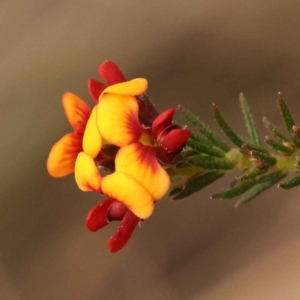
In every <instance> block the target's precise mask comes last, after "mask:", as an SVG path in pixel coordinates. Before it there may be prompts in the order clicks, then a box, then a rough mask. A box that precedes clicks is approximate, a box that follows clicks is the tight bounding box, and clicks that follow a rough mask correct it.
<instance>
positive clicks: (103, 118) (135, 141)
mask: <svg viewBox="0 0 300 300" xmlns="http://www.w3.org/2000/svg"><path fill="white" fill-rule="evenodd" d="M98 72H99V74H100V76H101V77H102V79H103V80H104V81H105V82H106V84H107V86H106V85H104V84H102V83H100V82H98V81H96V80H93V79H90V80H89V81H88V89H89V93H90V95H91V97H92V99H93V100H94V102H95V105H94V107H93V108H92V109H90V108H89V107H88V105H87V104H85V102H83V101H82V100H81V99H80V98H78V97H77V96H76V95H74V94H72V93H65V94H64V95H63V98H62V104H63V108H64V110H65V113H66V116H67V119H68V121H69V122H70V124H71V126H72V128H73V131H72V132H71V133H68V134H66V135H65V136H63V137H62V138H61V139H60V140H59V141H58V142H57V143H56V144H55V145H54V146H53V147H52V149H51V151H50V154H49V157H48V161H47V169H48V172H49V174H50V175H51V176H53V177H63V176H66V175H69V174H71V173H74V174H75V181H76V183H77V185H78V187H79V189H80V190H82V191H84V192H87V191H92V192H95V193H99V194H101V195H104V196H105V198H106V199H105V200H101V201H100V203H98V204H97V205H95V206H94V207H93V208H92V209H91V211H90V212H89V213H88V215H87V219H86V226H87V228H88V229H89V230H90V231H97V230H99V229H101V228H103V227H105V226H106V225H108V224H109V223H110V222H111V221H120V222H121V224H120V226H119V228H118V230H117V232H116V233H115V234H114V235H113V236H112V237H111V238H110V239H109V241H108V247H109V249H110V251H111V252H113V253H114V252H117V251H119V250H121V249H122V248H123V247H124V246H125V245H126V243H127V242H128V240H129V239H130V237H131V235H132V233H133V231H134V230H135V228H136V227H137V225H138V224H141V223H142V222H143V221H144V220H146V219H147V218H149V217H150V216H151V214H152V213H153V211H154V207H155V203H156V202H157V201H158V200H160V199H162V198H163V197H164V196H165V195H166V194H167V193H168V194H169V196H170V197H172V198H173V199H174V200H180V199H183V198H185V197H187V196H190V195H192V194H194V193H196V192H198V191H199V190H201V189H203V188H205V187H206V186H208V185H209V184H211V183H213V182H214V181H216V180H217V179H219V178H221V177H222V176H224V175H225V174H226V173H230V172H231V173H232V172H233V171H236V170H238V171H240V172H241V175H240V176H238V177H235V179H234V181H233V183H232V186H231V187H229V188H228V190H226V191H224V192H222V193H218V194H215V195H212V196H211V198H212V199H231V198H234V197H238V196H239V199H238V201H237V204H236V205H237V206H238V205H241V204H245V203H247V202H249V201H251V200H252V199H254V198H255V197H257V196H258V195H259V194H261V193H262V192H264V191H265V190H267V189H269V188H270V187H272V186H273V185H275V184H277V183H279V185H278V186H279V187H281V188H284V189H290V188H292V187H295V186H297V185H299V184H300V175H297V173H298V172H299V168H300V150H299V147H300V129H299V127H297V126H296V125H295V124H294V120H293V118H292V116H291V114H290V111H289V109H288V107H287V104H286V102H285V101H284V100H283V98H282V97H281V95H280V94H279V95H278V104H279V108H280V111H281V114H282V117H283V119H284V121H285V124H286V126H287V129H288V136H286V135H284V134H283V133H281V132H280V131H278V129H277V128H276V127H275V126H274V125H273V124H272V123H270V122H269V121H268V120H267V119H266V118H264V119H263V122H264V124H265V126H266V127H267V128H268V129H269V130H270V134H271V136H272V138H269V137H266V138H265V142H266V144H267V145H268V148H266V147H264V146H263V145H262V143H261V140H260V138H259V136H258V134H257V131H256V128H255V124H254V120H253V117H252V114H251V112H250V109H249V106H248V103H247V101H246V99H245V98H244V96H243V95H240V104H241V109H242V113H243V115H244V118H245V122H246V126H247V130H248V137H247V138H243V137H240V136H238V135H237V134H236V133H235V132H234V131H233V130H232V129H231V128H230V127H229V125H228V124H227V122H226V121H225V119H224V118H223V116H222V115H221V113H220V111H219V109H218V107H217V106H216V105H213V112H214V117H215V120H216V122H217V123H218V124H219V126H220V127H221V129H222V131H223V133H224V134H225V135H226V136H227V138H228V139H229V140H230V141H231V143H232V144H233V145H234V147H231V146H229V145H228V144H227V143H225V142H224V141H222V140H221V139H220V138H218V137H217V135H216V134H215V133H214V132H212V131H211V130H210V129H209V127H208V126H207V125H205V124H204V123H203V122H202V121H201V120H200V119H198V117H196V116H195V115H194V114H193V113H192V112H191V111H189V110H188V109H186V108H184V107H178V108H170V109H167V110H166V111H164V112H162V113H160V114H159V113H158V112H157V111H156V109H155V107H154V106H153V104H152V102H151V101H150V98H149V97H148V94H147V93H146V92H147V87H148V82H147V80H146V79H144V78H136V79H133V80H127V79H126V78H125V77H124V75H123V74H122V72H121V71H120V70H119V68H118V67H117V65H116V64H114V63H113V62H111V61H105V62H104V63H102V64H101V65H100V67H99V69H98ZM177 111H178V112H181V113H183V115H184V116H185V118H186V119H187V121H188V122H189V123H190V124H191V125H192V126H193V128H191V129H187V128H181V127H180V126H178V125H176V124H175V123H173V116H174V114H175V113H176V112H177ZM269 149H270V150H272V151H270V150H269ZM290 174H293V175H294V177H292V178H291V179H289V180H286V181H284V178H285V177H287V176H288V175H290ZM295 174H296V175H295Z"/></svg>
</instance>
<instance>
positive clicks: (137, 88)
mask: <svg viewBox="0 0 300 300" xmlns="http://www.w3.org/2000/svg"><path fill="white" fill-rule="evenodd" d="M147 87H148V81H147V79H145V78H136V79H132V80H130V81H125V82H121V83H117V84H114V85H111V86H108V87H107V88H106V89H105V90H104V91H103V94H106V93H109V94H117V95H128V96H138V95H141V94H143V93H145V91H146V90H147ZM100 99H101V96H100Z"/></svg>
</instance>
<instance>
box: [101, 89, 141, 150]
mask: <svg viewBox="0 0 300 300" xmlns="http://www.w3.org/2000/svg"><path fill="white" fill-rule="evenodd" d="M138 110H139V106H138V103H137V100H136V98H134V97H132V96H123V95H113V94H104V95H103V96H102V97H101V99H100V101H99V104H98V108H97V124H98V128H99V131H100V134H101V136H102V137H103V139H105V140H106V141H107V142H109V143H110V144H113V145H115V146H118V147H122V146H124V145H128V144H130V143H133V142H135V141H138V140H139V138H140V136H141V134H142V131H143V128H142V126H141V124H140V122H139V119H138Z"/></svg>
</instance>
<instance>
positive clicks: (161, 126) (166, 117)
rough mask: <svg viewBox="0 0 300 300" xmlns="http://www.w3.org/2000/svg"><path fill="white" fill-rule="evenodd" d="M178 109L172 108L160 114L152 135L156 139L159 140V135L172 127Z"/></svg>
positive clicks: (154, 123) (155, 121) (153, 126)
mask: <svg viewBox="0 0 300 300" xmlns="http://www.w3.org/2000/svg"><path fill="white" fill-rule="evenodd" d="M176 111H177V108H170V109H167V110H165V111H164V112H162V113H161V114H159V115H158V116H157V117H156V118H155V120H154V121H153V124H152V133H153V136H154V137H155V138H156V139H159V135H160V134H161V133H162V132H163V131H164V130H165V129H166V128H167V127H169V126H170V125H172V119H173V116H174V113H175V112H176Z"/></svg>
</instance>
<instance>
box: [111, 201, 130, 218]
mask: <svg viewBox="0 0 300 300" xmlns="http://www.w3.org/2000/svg"><path fill="white" fill-rule="evenodd" d="M127 211H128V208H127V207H126V206H125V205H124V204H122V203H120V202H117V201H114V202H113V203H112V204H111V206H110V207H109V208H108V210H107V217H108V219H109V220H110V221H117V220H118V221H120V220H123V218H124V216H125V214H126V212H127Z"/></svg>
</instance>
